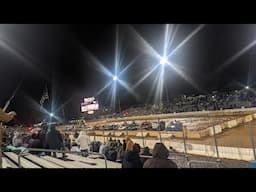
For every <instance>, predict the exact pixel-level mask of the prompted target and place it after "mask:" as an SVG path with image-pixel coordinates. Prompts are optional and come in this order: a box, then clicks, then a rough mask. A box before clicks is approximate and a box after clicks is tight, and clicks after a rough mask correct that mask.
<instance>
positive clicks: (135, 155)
mask: <svg viewBox="0 0 256 192" xmlns="http://www.w3.org/2000/svg"><path fill="white" fill-rule="evenodd" d="M142 167H143V164H142V162H141V160H140V146H139V144H137V143H135V144H134V145H133V146H132V150H131V151H130V150H128V151H126V152H125V153H124V158H123V161H122V168H142Z"/></svg>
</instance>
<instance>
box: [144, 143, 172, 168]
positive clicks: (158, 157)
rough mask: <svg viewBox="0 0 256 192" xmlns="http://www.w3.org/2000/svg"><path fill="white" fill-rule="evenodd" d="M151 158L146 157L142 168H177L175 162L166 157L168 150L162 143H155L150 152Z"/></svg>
mask: <svg viewBox="0 0 256 192" xmlns="http://www.w3.org/2000/svg"><path fill="white" fill-rule="evenodd" d="M152 155H153V158H152V159H148V160H147V161H146V162H145V163H144V165H143V168H177V165H176V163H174V162H173V161H172V160H170V159H168V156H169V151H168V149H167V148H166V147H165V145H164V144H163V143H156V144H155V146H154V149H153V152H152Z"/></svg>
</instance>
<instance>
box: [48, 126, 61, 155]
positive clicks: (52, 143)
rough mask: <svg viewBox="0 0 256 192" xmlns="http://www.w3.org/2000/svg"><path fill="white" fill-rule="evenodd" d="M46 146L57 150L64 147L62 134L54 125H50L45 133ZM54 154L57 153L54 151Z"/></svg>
mask: <svg viewBox="0 0 256 192" xmlns="http://www.w3.org/2000/svg"><path fill="white" fill-rule="evenodd" d="M45 148H46V149H55V150H61V149H62V148H64V145H63V139H62V136H61V134H60V132H59V131H57V130H56V128H55V126H54V125H52V126H50V128H49V129H48V131H47V133H46V135H45ZM53 156H54V157H56V153H53Z"/></svg>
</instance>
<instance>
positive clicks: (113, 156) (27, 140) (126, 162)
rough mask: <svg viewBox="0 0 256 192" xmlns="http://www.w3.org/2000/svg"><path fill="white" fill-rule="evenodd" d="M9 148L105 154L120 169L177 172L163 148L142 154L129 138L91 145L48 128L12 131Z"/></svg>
mask: <svg viewBox="0 0 256 192" xmlns="http://www.w3.org/2000/svg"><path fill="white" fill-rule="evenodd" d="M71 138H72V139H71ZM8 144H9V145H12V146H14V147H26V148H37V149H53V150H70V151H76V152H80V153H79V154H80V155H82V156H84V157H87V156H88V154H89V151H92V152H97V153H100V154H104V155H105V157H106V159H107V160H109V161H114V162H119V163H121V164H122V168H143V167H144V168H177V165H176V164H175V163H174V162H173V161H171V160H169V159H168V156H169V151H168V149H167V148H166V147H165V145H164V144H162V143H156V144H155V146H154V148H153V151H152V153H151V152H150V150H149V148H148V147H145V148H144V149H143V151H141V147H140V145H139V144H137V143H134V142H133V141H132V140H131V138H130V137H128V136H127V137H126V139H124V140H123V141H122V142H121V141H120V140H116V139H112V138H109V140H108V141H107V142H104V143H101V142H99V141H93V142H90V139H89V136H87V135H86V133H85V131H80V133H78V132H77V131H75V133H74V134H73V135H72V137H70V135H69V134H67V133H64V134H62V133H61V132H59V131H58V130H56V128H55V126H50V127H49V128H48V129H34V130H32V132H31V133H30V134H23V133H21V132H18V131H15V132H14V133H13V135H12V137H11V138H9V143H8ZM31 153H32V154H35V155H39V156H40V155H44V154H46V155H52V156H54V157H56V153H50V152H45V153H44V152H37V151H31ZM141 155H143V157H141ZM149 156H150V157H149ZM64 157H65V154H64V156H63V158H64Z"/></svg>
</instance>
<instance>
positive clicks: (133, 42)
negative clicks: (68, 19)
mask: <svg viewBox="0 0 256 192" xmlns="http://www.w3.org/2000/svg"><path fill="white" fill-rule="evenodd" d="M176 25H177V24H175V26H176ZM198 26H199V24H181V25H180V26H179V28H178V31H177V34H176V36H175V38H174V39H173V43H172V45H171V47H170V48H169V50H170V51H171V50H172V49H174V48H175V47H176V46H178V45H179V44H180V42H182V41H183V40H184V39H185V38H186V37H187V36H188V35H189V34H190V33H191V32H192V31H193V30H194V29H195V28H196V27H198ZM165 27H166V26H165V25H164V24H135V25H133V24H131V25H127V24H126V25H122V24H120V25H118V31H119V32H118V39H119V51H120V58H121V60H122V62H121V64H120V69H123V68H125V66H126V65H127V64H128V63H129V62H131V61H132V60H133V59H134V58H136V60H135V62H134V64H133V65H132V66H131V67H130V68H129V69H128V70H127V71H125V72H124V73H123V74H122V79H123V80H124V81H125V82H127V83H128V84H129V85H130V86H132V85H134V84H135V83H136V82H137V81H138V80H139V79H140V78H141V77H142V76H143V75H145V74H146V73H147V72H148V71H149V70H150V69H151V68H152V67H154V66H155V65H156V64H158V62H159V61H158V60H157V59H156V58H154V57H153V56H152V55H150V54H148V52H147V50H146V47H145V46H143V43H142V41H141V39H140V38H139V37H138V36H137V35H136V34H135V32H134V31H137V33H138V34H139V35H140V36H141V37H143V38H144V40H145V41H147V42H148V43H149V44H150V45H151V46H152V47H153V48H154V49H155V50H156V51H157V52H158V53H159V54H162V53H163V43H164V33H165ZM116 31H117V25H115V24H109V25H106V24H104V25H101V24H97V25H96V24H95V25H64V24H58V25H56V24H10V25H8V24H2V25H0V89H1V91H0V93H1V94H0V106H4V104H5V102H6V100H7V99H8V98H9V97H10V96H11V94H12V92H13V90H14V89H15V87H16V86H17V85H18V84H19V82H21V81H22V82H23V83H22V84H21V87H20V89H19V90H18V92H17V95H16V96H15V98H14V100H13V101H12V103H11V105H10V107H9V108H8V111H10V110H15V111H16V112H17V114H18V116H17V120H16V121H18V122H24V123H35V122H39V121H41V120H42V119H43V118H44V116H45V114H43V113H42V111H40V108H39V107H38V106H39V101H40V98H41V96H42V94H43V90H44V87H45V85H46V84H47V87H48V89H49V96H50V101H49V102H47V101H46V103H45V107H46V108H47V109H48V110H50V108H51V103H53V108H58V107H59V106H61V105H62V104H63V103H65V102H67V101H69V102H68V103H67V104H66V105H65V107H64V110H65V115H66V117H67V118H68V119H71V118H75V117H76V118H77V117H79V116H80V115H81V113H80V103H81V102H82V100H83V97H90V96H95V94H96V93H97V91H98V90H100V89H101V88H102V87H104V85H105V84H106V83H107V82H108V81H110V80H111V78H110V77H108V76H106V75H105V74H104V73H102V71H101V70H100V68H99V66H98V65H97V64H96V63H95V62H94V61H95V60H93V59H91V58H92V55H93V56H94V57H95V58H97V60H98V61H99V62H100V63H101V64H103V65H104V66H105V67H106V68H107V69H109V70H110V71H111V72H114V63H115V45H116V34H117V33H116ZM255 32H256V25H248V24H246V25H245V24H239V25H238V24H227V25H225V24H221V25H217V24H207V25H206V26H205V27H204V28H203V29H201V30H200V31H199V32H198V33H197V34H196V35H194V36H193V37H192V38H191V39H190V40H189V41H188V42H187V43H186V44H184V45H183V46H182V47H181V48H180V49H179V50H178V51H177V52H175V54H173V55H172V56H171V57H170V58H169V61H171V62H174V63H176V64H178V65H179V67H180V68H181V69H182V70H183V72H184V73H185V74H186V75H187V76H189V77H191V79H192V80H193V82H194V84H195V85H196V86H197V88H195V87H193V86H192V85H191V83H189V82H187V81H186V80H184V79H183V78H182V77H181V76H180V75H179V74H177V73H176V72H175V71H174V70H172V69H171V68H168V69H166V70H165V85H166V86H167V90H168V94H169V97H171V98H172V97H175V96H177V95H180V94H203V93H208V92H210V91H213V90H232V89H239V88H241V85H240V83H241V84H244V85H246V84H248V85H252V82H253V81H255V75H254V74H255V72H256V70H255V53H256V49H255V47H254V46H252V47H251V48H250V49H249V50H248V51H246V52H245V53H244V54H242V55H241V56H240V57H238V58H237V59H236V60H235V61H234V62H232V63H231V64H230V65H228V66H227V67H225V68H223V69H222V70H221V71H217V69H218V68H219V67H220V66H221V65H222V64H223V63H224V62H225V61H226V60H228V59H229V58H230V57H232V56H233V55H235V54H236V53H237V52H239V51H240V50H242V49H243V48H244V47H246V46H247V45H249V44H250V43H251V42H253V41H254V39H256V33H255ZM154 78H155V74H154V73H152V74H151V75H150V76H149V77H148V78H147V79H146V80H145V81H144V82H143V83H142V84H140V85H139V86H138V87H137V88H136V89H135V92H136V93H138V95H139V98H137V99H135V98H134V97H133V96H132V95H131V94H130V93H129V92H128V91H126V89H124V88H122V87H120V88H118V91H119V93H120V101H121V107H122V108H123V109H124V108H128V107H129V106H130V105H136V104H142V103H145V102H153V100H152V97H149V91H150V88H151V86H152V82H153V81H154ZM109 89H110V88H108V89H107V90H106V91H104V92H103V93H102V94H101V95H100V96H98V97H97V99H98V100H99V102H100V104H101V105H103V104H104V105H109V101H108V100H107V99H106V98H107V94H108V91H109ZM36 104H37V105H36Z"/></svg>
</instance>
